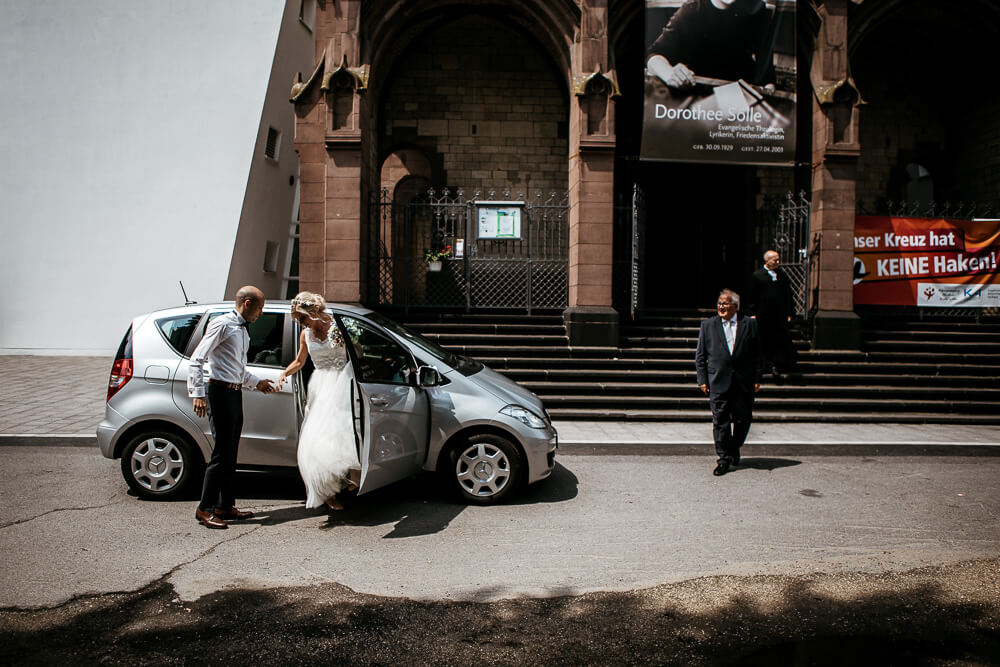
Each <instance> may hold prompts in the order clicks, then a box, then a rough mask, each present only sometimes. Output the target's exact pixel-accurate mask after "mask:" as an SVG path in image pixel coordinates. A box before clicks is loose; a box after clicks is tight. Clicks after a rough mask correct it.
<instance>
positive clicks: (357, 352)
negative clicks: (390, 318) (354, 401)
mask: <svg viewBox="0 0 1000 667" xmlns="http://www.w3.org/2000/svg"><path fill="white" fill-rule="evenodd" d="M340 320H341V323H342V324H343V327H344V330H345V331H346V332H347V337H348V339H349V340H350V341H351V343H352V345H351V348H352V352H353V354H352V356H353V357H354V359H355V373H356V374H357V377H358V379H359V380H360V381H362V382H377V383H381V384H402V385H408V384H410V376H411V374H412V373H413V357H411V356H410V353H409V352H407V351H406V350H405V349H404V348H403V347H402V346H401V345H400V344H399V343H397V342H396V341H394V340H392V339H391V338H389V337H388V336H386V335H385V334H383V333H382V332H380V331H378V330H377V329H376V328H375V327H373V326H372V325H370V324H368V323H367V322H364V321H362V320H359V319H357V318H354V317H350V316H348V315H342V316H340Z"/></svg>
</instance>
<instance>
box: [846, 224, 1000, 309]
mask: <svg viewBox="0 0 1000 667" xmlns="http://www.w3.org/2000/svg"><path fill="white" fill-rule="evenodd" d="M998 259H1000V220H947V219H943V218H890V217H882V216H858V217H857V218H856V219H855V223H854V303H858V304H882V305H894V306H938V307H963V308H996V307H1000V271H998V268H997V267H998V264H997V261H998Z"/></svg>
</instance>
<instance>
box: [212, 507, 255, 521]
mask: <svg viewBox="0 0 1000 667" xmlns="http://www.w3.org/2000/svg"><path fill="white" fill-rule="evenodd" d="M215 516H217V517H219V518H220V519H226V520H227V521H239V520H240V519H249V518H250V517H252V516H253V512H249V511H247V510H240V509H236V508H235V507H230V508H229V509H220V508H218V507H216V508H215Z"/></svg>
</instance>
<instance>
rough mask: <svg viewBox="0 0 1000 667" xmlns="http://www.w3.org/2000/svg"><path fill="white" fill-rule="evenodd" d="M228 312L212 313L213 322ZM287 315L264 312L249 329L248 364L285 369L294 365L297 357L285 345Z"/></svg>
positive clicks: (290, 348)
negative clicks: (293, 361) (294, 359)
mask: <svg viewBox="0 0 1000 667" xmlns="http://www.w3.org/2000/svg"><path fill="white" fill-rule="evenodd" d="M225 314H226V311H219V312H215V313H210V314H209V316H208V321H209V322H211V321H212V320H214V319H215V318H216V317H219V316H220V315H225ZM284 330H285V314H284V313H272V312H267V311H265V312H263V313H261V314H260V317H258V318H257V319H256V320H254V321H253V322H251V323H250V326H249V327H247V333H248V334H249V335H250V347H249V348H247V363H248V364H251V365H253V366H272V367H275V368H284V367H285V366H287V365H288V364H290V363H292V359H293V358H294V356H295V353H294V350H293V348H292V346H291V345H284V344H283V343H284Z"/></svg>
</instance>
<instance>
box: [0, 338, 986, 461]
mask: <svg viewBox="0 0 1000 667" xmlns="http://www.w3.org/2000/svg"><path fill="white" fill-rule="evenodd" d="M110 371H111V359H110V358H109V357H47V356H37V357H36V356H22V355H18V356H4V355H0V444H4V443H6V444H12V443H13V441H15V440H16V441H17V442H21V443H23V442H30V441H31V440H38V441H39V442H41V441H43V440H46V439H52V438H55V437H58V438H61V439H73V440H77V439H78V440H79V441H81V442H95V441H96V438H95V435H94V431H95V430H96V428H97V424H98V423H99V422H100V421H101V419H102V418H103V416H104V401H105V396H106V394H107V382H108V375H109V373H110ZM555 426H556V428H557V429H558V430H559V442H560V445H561V446H564V447H567V448H569V449H571V450H572V451H574V452H576V451H580V452H586V450H587V448H588V447H589V446H596V445H622V446H626V447H624V448H623V451H624V450H625V449H630V448H633V447H639V448H652V447H655V446H658V445H674V446H682V445H696V446H698V451H701V449H702V446H705V447H710V446H711V444H712V427H711V415H710V414H709V412H708V408H707V406H706V408H705V421H704V422H610V421H609V422H568V421H564V422H556V424H555ZM747 445H748V446H752V445H779V446H784V445H788V446H792V445H794V446H807V445H816V446H847V447H850V446H857V445H869V446H873V445H877V446H892V447H916V448H921V447H922V448H928V447H930V448H941V447H962V446H964V447H969V446H973V447H983V446H988V447H996V448H998V451H1000V428H998V427H996V426H987V425H953V424H830V423H805V422H785V423H781V422H762V423H756V424H754V426H753V428H752V429H751V432H750V437H749V439H748V440H747ZM608 451H613V449H612V450H608V449H607V448H602V449H601V453H607V452H608Z"/></svg>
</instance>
